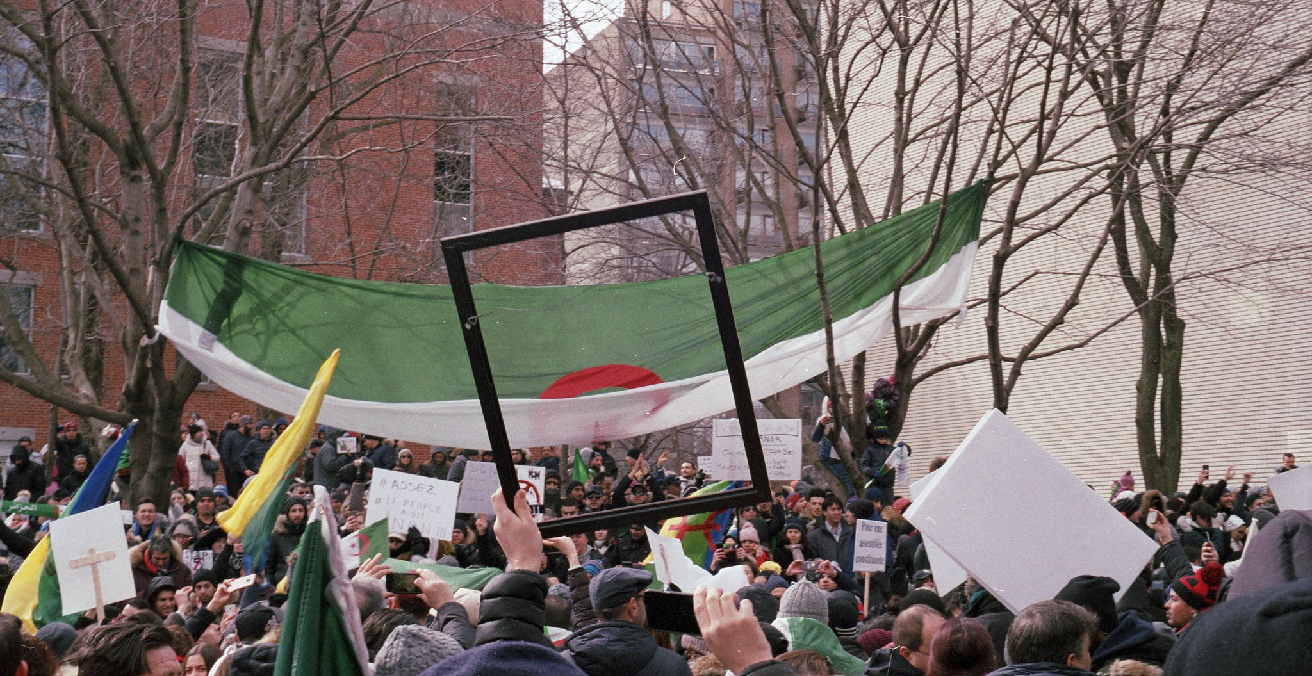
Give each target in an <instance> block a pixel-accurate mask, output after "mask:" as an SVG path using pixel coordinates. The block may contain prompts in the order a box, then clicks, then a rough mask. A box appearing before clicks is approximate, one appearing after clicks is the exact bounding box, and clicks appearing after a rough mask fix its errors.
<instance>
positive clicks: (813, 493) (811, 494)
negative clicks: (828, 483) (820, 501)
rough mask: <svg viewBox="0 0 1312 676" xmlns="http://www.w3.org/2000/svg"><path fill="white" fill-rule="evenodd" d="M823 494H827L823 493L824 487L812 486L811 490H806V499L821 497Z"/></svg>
mask: <svg viewBox="0 0 1312 676" xmlns="http://www.w3.org/2000/svg"><path fill="white" fill-rule="evenodd" d="M825 495H827V493H825V489H823V488H812V489H811V490H809V491H807V492H806V499H807V500H810V499H811V498H823V497H825Z"/></svg>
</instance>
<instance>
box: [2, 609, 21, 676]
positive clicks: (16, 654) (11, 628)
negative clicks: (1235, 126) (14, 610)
mask: <svg viewBox="0 0 1312 676" xmlns="http://www.w3.org/2000/svg"><path fill="white" fill-rule="evenodd" d="M22 657H23V623H22V622H21V621H20V620H19V619H18V618H17V617H14V616H13V615H10V614H9V613H0V676H14V674H16V673H18V663H19V662H21V661H23V660H22Z"/></svg>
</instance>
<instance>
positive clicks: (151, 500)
mask: <svg viewBox="0 0 1312 676" xmlns="http://www.w3.org/2000/svg"><path fill="white" fill-rule="evenodd" d="M147 503H149V504H150V506H151V507H154V506H155V499H154V498H142V499H140V500H138V501H137V506H136V507H135V508H134V509H133V510H132V511H134V512H135V511H137V510H138V509H141V506H142V505H144V504H147Z"/></svg>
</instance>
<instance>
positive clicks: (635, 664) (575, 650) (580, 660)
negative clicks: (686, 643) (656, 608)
mask: <svg viewBox="0 0 1312 676" xmlns="http://www.w3.org/2000/svg"><path fill="white" fill-rule="evenodd" d="M564 655H565V657H566V658H568V659H570V660H572V661H573V662H574V664H577V665H578V667H579V668H580V669H582V670H583V672H584V673H586V674H588V676H679V675H680V674H682V675H685V676H692V670H691V669H689V668H688V661H687V660H685V659H683V658H682V657H679V654H678V653H676V652H674V651H673V650H669V649H668V648H662V647H660V646H658V645H656V639H655V637H653V636H652V635H651V632H649V631H647V630H646V629H645V628H643V627H641V626H638V625H636V624H633V623H632V622H616V621H607V622H598V623H596V624H594V625H591V626H589V627H587V628H585V629H581V630H579V631H577V632H575V633H574V634H573V635H572V636H570V637H569V638H568V639H566V640H565V652H564Z"/></svg>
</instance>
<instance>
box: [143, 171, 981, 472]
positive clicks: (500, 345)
mask: <svg viewBox="0 0 1312 676" xmlns="http://www.w3.org/2000/svg"><path fill="white" fill-rule="evenodd" d="M987 195H988V185H987V184H986V183H983V182H980V183H977V184H975V185H973V186H971V187H969V188H966V189H964V190H961V191H959V192H956V193H953V194H952V195H950V196H949V197H948V198H947V206H946V210H945V214H944V215H945V217H944V221H943V224H942V229H941V231H940V233H939V238H938V240H937V242H936V243H935V244H934V246H933V251H932V253H931V255H930V256H929V257H928V260H927V261H926V263H925V264H924V265H923V266H922V267H921V268H920V269H919V271H918V272H917V273H916V274H914V275H912V276H911V278H910V279H909V280H908V282H907V283H906V284H905V285H904V286H903V288H902V290H901V309H900V311H901V320H902V322H903V323H905V324H913V323H917V322H924V321H928V320H930V319H933V318H936V317H941V316H943V315H947V314H951V313H954V312H957V311H959V310H960V309H961V308H962V307H963V306H964V304H965V302H966V297H967V291H968V288H969V285H970V270H971V264H972V262H973V260H974V254H975V251H976V249H977V246H978V245H977V240H978V239H979V226H980V218H981V215H982V213H983V208H984V201H985V198H986V197H987ZM938 218H939V203H938V202H931V203H929V204H927V205H925V206H923V207H920V208H917V209H914V210H912V211H909V212H907V213H904V214H901V215H899V216H896V217H893V218H890V219H888V220H886V221H882V222H880V223H876V224H874V225H871V226H869V227H867V228H863V229H861V230H857V231H855V232H852V233H849V234H847V235H843V236H841V237H835V238H833V239H830V240H828V241H826V242H824V243H822V244H821V245H820V247H821V251H822V255H823V260H824V268H825V280H826V283H827V287H828V293H829V300H830V306H831V308H832V311H833V317H834V327H833V329H834V351H835V357H836V358H837V359H838V360H839V361H840V362H841V361H845V360H848V359H850V358H852V357H853V356H855V355H856V354H858V353H860V352H861V351H863V350H865V349H867V348H869V347H870V346H871V345H873V344H874V343H875V342H876V341H877V340H879V339H880V338H882V337H884V336H886V335H888V334H889V333H890V332H891V331H892V328H893V322H892V302H893V293H894V291H895V288H896V286H897V280H898V279H899V278H900V277H901V276H902V275H903V274H904V273H905V272H907V271H908V270H910V269H911V267H912V266H913V265H914V264H915V262H916V261H917V260H918V259H920V257H921V256H922V255H923V254H924V253H925V252H926V251H927V250H928V249H929V248H930V245H931V242H933V241H934V240H933V233H934V231H935V226H936V224H937V223H938ZM727 276H728V286H729V294H730V296H731V297H732V299H733V307H734V315H735V318H736V321H737V324H738V335H739V342H740V343H741V346H742V352H743V356H744V358H745V360H746V365H747V375H748V379H749V380H750V382H751V388H752V396H753V398H756V399H760V398H763V397H766V396H769V395H771V394H773V393H775V392H779V391H781V390H784V389H786V388H789V387H792V386H794V385H797V384H798V383H801V382H803V381H805V380H808V379H810V378H812V377H814V376H816V375H817V374H820V373H823V372H824V371H825V368H826V362H825V337H824V322H823V318H822V315H821V304H820V298H819V291H818V289H817V284H816V280H815V259H814V253H813V252H812V250H811V249H810V248H806V249H800V250H797V251H792V252H789V253H785V254H781V255H778V256H773V257H771V258H767V259H764V260H760V261H755V262H752V263H747V264H744V265H739V266H736V267H733V268H730V269H729V270H728V271H727ZM474 297H475V301H476V303H477V306H478V312H479V326H480V327H481V328H482V332H483V338H484V341H485V342H486V345H487V350H488V356H489V359H490V361H491V364H492V370H493V373H494V375H495V377H496V388H497V393H498V396H500V397H501V407H502V411H503V414H504V416H505V421H506V429H507V433H508V434H509V437H510V443H511V445H513V446H517V447H527V446H548V445H554V444H575V445H586V444H588V443H590V442H592V441H594V440H599V439H621V438H626V437H632V436H637V435H640V434H646V433H650V432H654V431H658V430H663V429H668V428H671V427H674V426H676V425H679V424H683V423H687V422H691V421H694V420H699V419H702V418H705V417H708V416H711V415H714V414H717V413H721V412H723V411H725V410H728V409H730V408H732V407H733V397H732V392H731V390H730V386H729V378H728V376H727V374H726V371H725V364H724V355H723V352H722V348H721V345H720V337H719V332H718V330H717V327H716V322H715V317H714V310H713V307H712V305H711V300H710V291H709V289H708V285H707V283H706V280H705V279H704V278H703V277H701V276H699V275H690V276H685V277H676V278H672V279H665V280H660V281H653V282H641V283H632V284H602V285H586V286H584V285H580V286H569V285H566V286H547V287H510V286H499V285H495V284H479V285H476V286H475V287H474ZM159 330H160V331H161V332H162V333H163V334H164V335H166V336H167V337H168V338H169V339H170V340H172V341H173V342H174V344H175V345H176V346H177V348H178V350H179V351H180V352H181V353H182V354H183V355H184V356H186V357H187V359H189V360H190V361H191V362H192V363H194V364H195V365H196V366H198V367H199V368H200V369H201V370H202V371H203V372H205V373H206V374H207V375H208V376H209V377H210V379H211V380H213V381H214V382H215V383H218V384H219V385H221V386H223V387H224V388H227V389H228V390H231V391H232V392H235V393H236V394H239V395H241V396H244V397H247V398H250V399H253V400H255V401H257V402H259V403H261V404H263V405H265V406H268V407H270V408H273V409H278V410H289V409H291V408H293V407H295V406H296V404H297V403H299V402H300V401H301V399H302V398H303V397H304V396H305V390H304V389H303V386H302V385H300V383H305V382H308V381H309V380H310V378H311V376H312V374H313V373H314V369H315V367H316V366H317V365H318V363H319V360H320V359H322V356H321V355H323V354H326V353H327V352H329V351H331V350H332V349H334V348H337V347H341V348H342V349H343V350H344V351H345V353H346V355H347V356H346V357H345V358H344V359H343V360H342V362H341V364H340V365H339V366H338V369H337V373H336V376H335V377H334V379H333V385H332V388H331V391H330V393H329V396H328V397H327V398H326V399H325V400H324V404H323V412H322V415H321V416H320V419H321V420H322V422H324V423H325V424H329V425H333V426H336V427H343V428H346V429H355V430H361V431H367V432H369V433H372V434H378V435H382V436H388V437H394V438H398V439H410V440H413V441H417V442H421V443H428V444H433V445H438V446H453V447H461V448H488V447H489V444H488V440H487V432H486V428H485V426H484V423H483V413H482V409H481V407H480V406H479V402H478V396H477V391H476V390H475V387H474V382H473V377H472V374H471V372H470V369H469V360H468V357H467V356H466V352H465V344H464V337H463V335H462V332H461V328H460V326H459V321H458V317H457V314H456V310H455V304H454V301H453V300H452V294H451V289H450V287H448V286H443V285H419V284H396V283H385V282H368V281H360V280H352V279H340V278H334V277H327V276H322V275H315V274H312V273H309V272H305V271H303V270H299V269H296V268H291V267H287V266H282V265H277V264H273V263H269V262H267V261H260V260H256V259H253V258H247V257H244V256H239V255H237V254H233V253H229V252H225V251H222V250H219V249H214V248H210V247H206V246H201V245H198V244H190V243H184V244H182V245H180V246H179V248H178V255H177V259H176V261H175V262H174V266H173V271H172V274H171V275H170V278H169V284H168V289H167V292H166V295H165V302H164V303H163V304H162V305H161V307H160V322H159Z"/></svg>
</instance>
